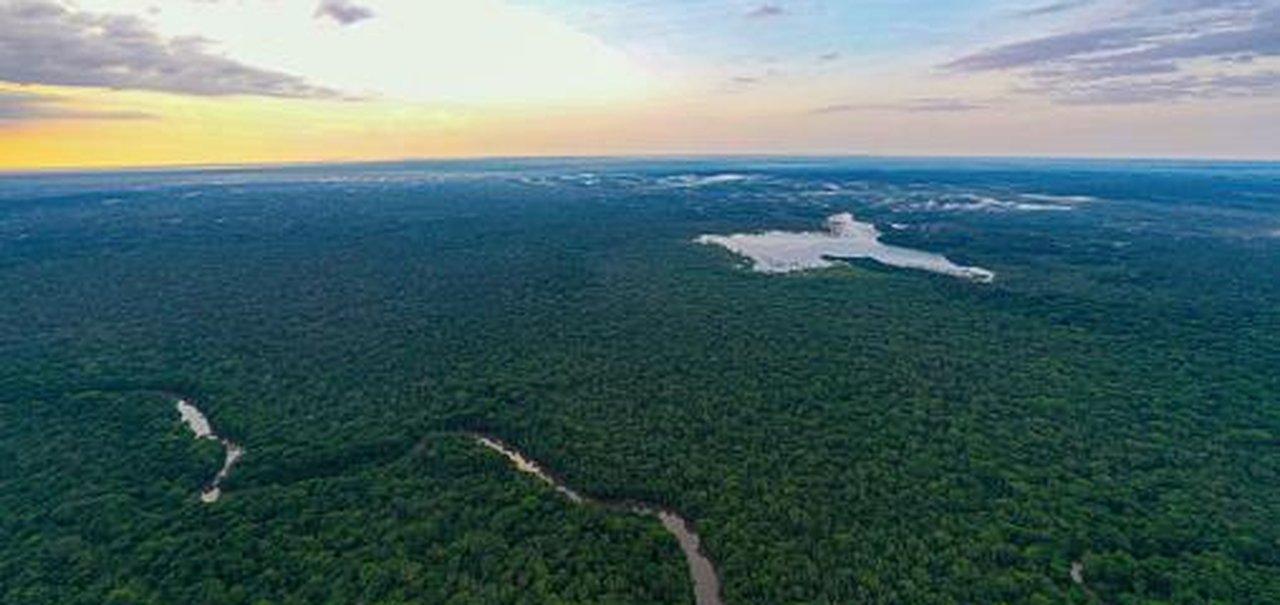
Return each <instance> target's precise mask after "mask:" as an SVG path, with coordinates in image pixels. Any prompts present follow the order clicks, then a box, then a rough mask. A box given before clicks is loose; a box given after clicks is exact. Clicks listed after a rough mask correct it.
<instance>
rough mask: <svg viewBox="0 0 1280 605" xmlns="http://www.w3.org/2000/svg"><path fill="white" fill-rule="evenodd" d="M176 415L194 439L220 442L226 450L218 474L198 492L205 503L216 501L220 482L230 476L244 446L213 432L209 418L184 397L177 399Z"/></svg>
mask: <svg viewBox="0 0 1280 605" xmlns="http://www.w3.org/2000/svg"><path fill="white" fill-rule="evenodd" d="M177 407H178V415H179V416H181V417H182V422H183V424H186V425H187V427H188V428H190V429H191V432H192V433H194V434H195V436H196V439H210V440H213V441H217V442H218V443H221V444H222V447H223V449H225V450H226V456H225V457H224V458H223V461H222V468H221V469H218V474H216V475H214V476H213V479H211V480H209V483H208V484H206V485H205V488H204V489H203V490H202V491H201V492H200V500H201V501H202V502H205V503H212V502H217V501H218V498H221V497H222V482H223V481H225V480H226V479H227V477H229V476H231V468H232V467H234V466H235V465H236V463H237V462H239V461H240V458H242V457H243V456H244V448H243V447H240V446H239V445H238V444H236V443H234V442H232V441H231V440H229V439H224V438H222V437H219V436H218V435H217V434H215V433H214V432H213V426H212V425H211V424H209V419H208V418H206V417H205V415H204V412H201V411H200V408H197V407H196V406H195V405H194V404H192V403H191V402H189V401H187V400H185V399H179V400H178V403H177Z"/></svg>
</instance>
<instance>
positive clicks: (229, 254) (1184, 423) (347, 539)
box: [0, 173, 1280, 605]
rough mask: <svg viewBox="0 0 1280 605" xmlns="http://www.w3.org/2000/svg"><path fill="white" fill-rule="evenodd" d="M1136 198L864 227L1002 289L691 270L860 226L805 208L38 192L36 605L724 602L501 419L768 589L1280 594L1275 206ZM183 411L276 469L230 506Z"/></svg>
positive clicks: (16, 554)
mask: <svg viewBox="0 0 1280 605" xmlns="http://www.w3.org/2000/svg"><path fill="white" fill-rule="evenodd" d="M1045 174H1049V175H1050V176H1053V173H1045ZM1077 176H1078V175H1057V176H1053V178H1061V179H1070V178H1076V177H1077ZM797 178H798V177H797ZM806 178H808V177H806ZM813 178H816V177H813ZM901 178H902V179H904V180H908V179H926V180H927V179H928V178H943V177H942V176H939V175H936V174H933V175H920V174H913V175H903V176H902V177H901ZM947 178H953V179H958V178H961V177H955V176H954V175H953V176H951V177H947ZM963 178H964V179H976V178H978V177H975V176H972V175H968V176H963ZM984 178H985V177H984ZM1002 178H1012V177H1009V175H1002ZM1044 178H1050V177H1049V176H1046V177H1044ZM1109 178H1110V177H1106V176H1105V175H1101V176H1096V178H1095V186H1096V187H1097V188H1099V190H1100V191H1102V192H1106V191H1107V190H1108V188H1111V187H1120V183H1122V182H1124V183H1129V181H1125V180H1124V179H1122V178H1121V177H1119V176H1117V177H1114V178H1115V181H1114V182H1113V181H1111V180H1108V179H1109ZM1129 178H1130V180H1132V181H1134V182H1136V183H1137V184H1136V185H1135V184H1132V183H1130V185H1129V186H1133V187H1138V186H1139V185H1141V186H1142V187H1143V189H1142V191H1144V192H1145V193H1143V194H1142V199H1143V200H1146V201H1144V202H1142V203H1138V202H1133V203H1120V202H1115V203H1114V204H1112V205H1111V206H1106V205H1102V204H1100V205H1098V206H1097V207H1090V208H1088V209H1087V210H1080V211H1078V212H1074V213H1044V215H1037V216H1030V215H1028V216H1021V215H1007V216H1002V215H982V216H959V215H954V216H947V217H946V218H938V217H937V216H935V215H930V214H927V213H917V214H912V213H910V212H901V213H897V214H893V215H892V216H890V215H889V214H888V212H889V211H887V210H885V209H883V208H878V207H869V208H866V209H865V212H861V211H860V215H863V216H869V217H872V218H877V213H882V214H884V216H880V217H878V218H884V219H889V218H893V219H894V220H901V221H910V222H913V223H914V224H917V225H921V226H922V228H919V229H914V230H911V231H908V232H905V233H903V234H898V235H893V236H892V237H893V238H895V239H896V240H898V241H900V243H903V244H908V245H913V246H919V247H923V248H927V249H931V250H938V251H943V252H946V253H948V254H951V255H952V256H953V258H956V259H958V260H963V261H964V262H969V263H973V264H977V265H980V266H985V267H992V268H994V269H995V270H996V271H997V272H998V273H999V275H1000V277H999V279H998V280H997V282H996V283H994V284H991V285H986V286H980V285H975V284H970V283H966V282H962V281H959V280H953V279H950V278H946V277H940V276H931V275H927V274H922V273H918V272H908V271H888V270H883V269H879V268H876V267H874V266H867V265H860V266H858V267H853V268H847V269H844V268H842V269H837V270H833V271H828V272H820V273H813V274H805V275H795V276H765V275H758V274H753V273H750V272H748V271H743V270H741V269H740V268H737V267H736V261H735V260H734V259H733V258H732V257H731V256H730V255H728V254H726V253H724V252H723V251H720V250H717V249H713V248H707V247H701V246H695V245H692V244H691V243H690V240H691V238H692V237H693V236H695V235H697V234H699V233H704V232H731V231H737V230H742V229H751V228H758V227H807V226H809V225H812V224H816V223H817V221H819V220H820V219H821V218H822V216H823V213H824V212H827V211H828V208H822V207H812V206H806V205H803V204H799V203H796V204H788V203H784V202H779V201H778V195H777V192H776V191H772V190H765V191H760V192H758V195H746V194H744V195H739V196H732V195H725V194H723V193H715V192H685V193H671V192H663V191H656V190H655V191H649V190H642V191H633V190H627V191H621V190H617V189H608V188H605V189H599V190H592V189H590V188H586V187H583V188H571V187H567V186H565V187H557V188H539V187H538V186H535V185H521V184H518V183H514V182H510V181H508V180H504V179H498V178H491V179H488V180H482V181H480V182H478V183H472V182H469V181H467V180H465V179H462V180H460V181H458V182H453V181H447V180H446V181H441V182H429V183H428V184H419V185H416V186H407V185H406V186H394V187H380V186H376V185H365V186H360V187H356V186H348V185H333V186H324V185H306V186H303V185H296V186H295V185H289V186H285V185H280V184H271V183H267V184H257V185H252V186H250V187H249V190H250V191H251V193H250V194H237V193H234V192H230V191H227V190H224V189H222V188H218V187H212V186H210V187H208V188H204V189H201V190H202V191H205V192H206V196H205V197H204V198H193V199H194V200H195V201H193V200H187V199H186V198H182V197H180V196H176V195H174V193H176V192H177V191H180V190H164V191H161V192H142V193H134V194H121V195H122V196H123V197H124V198H125V199H126V203H124V204H118V205H115V206H111V207H109V208H107V207H99V206H97V205H96V204H95V202H94V198H93V197H92V196H87V195H86V196H84V197H83V198H81V197H75V196H66V197H65V198H58V199H57V200H46V201H45V202H44V203H40V204H36V203H32V204H30V205H27V206H24V205H15V206H12V207H10V208H9V209H8V210H6V213H7V214H6V215H5V216H7V220H8V221H9V224H10V225H19V226H22V227H23V228H25V229H26V230H27V232H28V233H29V234H30V237H28V238H26V239H24V240H22V241H21V242H17V243H13V244H9V246H10V248H9V249H8V250H6V252H5V254H4V255H3V259H0V260H2V261H3V262H0V316H3V317H5V318H6V321H5V322H3V325H0V360H2V361H3V363H0V601H2V602H4V603H13V604H27V603H32V604H35V603H102V602H109V603H117V602H118V603H210V604H213V603H236V604H240V603H243V604H246V605H248V604H254V605H260V604H264V603H272V604H277V605H286V604H294V603H330V602H331V603H370V604H373V603H380V604H391V603H659V602H662V603H676V602H690V601H691V600H692V598H691V590H690V588H689V582H688V579H687V573H686V570H685V567H684V561H683V559H682V558H681V557H680V554H679V551H678V550H677V547H676V544H675V542H674V540H673V539H672V538H671V537H670V536H668V535H667V534H666V533H664V532H663V531H662V529H661V528H660V526H659V525H658V524H657V522H656V521H654V520H652V519H649V518H645V517H640V516H632V515H626V514H621V513H618V512H616V511H608V510H603V509H599V508H597V507H575V506H574V505H572V504H570V503H568V502H567V501H565V500H564V499H563V498H560V497H558V496H557V495H556V494H554V493H553V492H551V490H549V489H547V488H546V487H545V486H542V485H541V484H539V483H537V482H536V481H534V480H532V479H530V478H528V477H525V476H522V475H519V474H518V473H516V472H515V471H514V470H513V469H511V468H510V467H509V466H508V465H507V464H506V463H505V461H503V460H502V459H501V458H499V457H498V456H496V455H494V454H492V453H490V452H488V451H486V450H483V449H482V448H478V447H476V446H475V445H474V444H472V443H470V442H469V441H468V440H467V439H466V438H465V437H463V436H462V433H463V432H464V431H470V430H476V431H484V432H490V433H494V434H496V435H500V436H502V437H503V438H504V439H506V440H508V441H510V442H512V443H514V444H516V445H518V446H519V447H521V448H522V449H523V450H525V451H526V452H527V453H529V454H530V455H532V456H533V457H535V458H537V459H539V460H541V461H543V462H545V463H546V464H547V465H548V466H549V467H550V468H552V469H554V470H555V471H556V472H557V473H558V474H560V475H562V476H563V477H565V478H566V480H567V481H568V483H570V484H571V485H573V486H574V487H575V488H576V489H579V490H580V491H583V492H585V493H589V494H592V495H594V496H598V497H602V498H610V499H637V500H643V501H647V502H653V503H656V504H661V505H666V506H670V507H673V508H676V509H679V510H680V511H681V512H682V513H683V514H684V515H685V516H686V517H688V518H689V519H691V520H692V521H693V522H694V523H695V524H696V525H697V528H698V531H699V533H700V534H701V536H702V538H703V541H704V543H705V546H706V548H707V550H708V551H709V553H710V554H711V556H712V557H713V558H714V559H715V560H716V562H717V564H718V567H719V569H720V572H721V575H722V580H723V587H724V592H725V598H726V601H727V602H729V603H733V604H745V603H913V604H952V603H955V604H961V603H1080V604H1084V603H1099V602H1103V603H1122V604H1128V603H1134V604H1137V603H1180V604H1181V603H1266V602H1280V523H1276V520H1277V519H1280V488H1278V487H1277V486H1280V376H1278V375H1277V374H1276V372H1275V368H1278V367H1280V282H1277V280H1276V277H1275V276H1276V275H1280V245H1277V243H1276V242H1275V241H1270V240H1257V239H1250V238H1245V237H1234V236H1230V235H1223V234H1224V233H1228V234H1229V233H1231V232H1232V231H1231V230H1232V229H1240V228H1243V227H1242V225H1248V224H1250V223H1253V222H1257V221H1259V220H1262V219H1260V218H1259V217H1264V218H1266V219H1267V220H1271V219H1272V218H1274V215H1275V210H1274V209H1271V208H1264V209H1262V210H1258V209H1256V208H1255V209H1248V212H1246V209H1242V208H1241V207H1231V208H1230V210H1231V212H1227V210H1228V209H1229V208H1225V207H1224V208H1223V209H1222V211H1221V212H1220V213H1211V212H1209V210H1207V209H1205V208H1202V207H1199V206H1193V205H1191V204H1190V203H1189V202H1186V203H1183V202H1179V203H1173V202H1170V201H1168V200H1169V199H1171V198H1170V197H1169V196H1173V195H1174V194H1175V193H1176V192H1177V191H1178V189H1179V187H1182V185H1179V183H1183V182H1185V183H1189V184H1187V185H1185V187H1187V188H1189V187H1190V186H1191V185H1196V186H1199V187H1204V188H1205V189H1204V190H1205V191H1217V190H1216V189H1211V188H1212V187H1225V185H1222V184H1221V183H1220V181H1221V180H1222V179H1221V178H1219V177H1209V176H1206V177H1203V178H1202V177H1200V176H1195V175H1191V176H1188V175H1173V176H1168V175H1165V176H1160V175H1156V176H1146V177H1142V178H1143V179H1145V180H1141V179H1139V178H1138V177H1136V176H1134V177H1129ZM1215 179H1218V180H1215ZM1215 183H1216V184H1215ZM1264 185H1265V183H1264V184H1261V185H1257V186H1258V187H1264ZM1266 186H1269V185H1266ZM343 187H355V189H344V188H343ZM1232 199H1234V198H1232ZM182 200H186V201H182ZM200 200H203V201H200ZM1157 202H1159V203H1157ZM855 209H857V208H855ZM859 210H863V209H859ZM1241 213H1243V214H1241ZM1049 214H1052V216H1049ZM175 219H181V220H180V221H179V220H175ZM10 228H12V227H10ZM15 241H16V240H15ZM1117 242H1121V243H1123V245H1117ZM164 390H172V391H180V392H183V393H188V394H190V395H192V396H194V397H196V398H197V399H198V400H199V401H200V403H201V407H202V409H204V411H205V412H206V413H207V415H208V416H209V418H210V419H211V420H212V421H213V423H214V424H215V427H216V428H217V430H218V431H219V432H220V433H222V434H225V435H227V436H229V437H231V438H232V439H234V440H236V441H237V442H240V443H242V444H244V445H245V447H246V448H247V454H246V457H245V459H244V460H243V461H242V463H241V465H240V466H239V467H237V469H236V472H235V474H233V476H232V477H231V479H230V481H229V482H228V483H227V484H226V496H225V498H224V500H223V501H220V502H218V503H217V504H216V505H212V506H206V505H203V504H201V503H200V502H199V501H198V499H197V497H196V496H197V494H198V492H199V488H200V485H201V484H202V483H203V481H205V480H207V479H208V477H209V476H211V474H212V473H213V472H214V471H216V469H217V468H218V466H219V465H220V463H221V451H220V449H219V448H218V447H217V446H216V444H213V443H211V442H197V441H195V440H193V439H191V438H190V435H189V433H187V432H186V431H185V428H184V427H182V426H181V425H179V424H178V422H177V414H176V412H174V410H173V404H172V401H171V400H169V399H167V398H165V397H163V396H161V395H159V394H157V393H156V391H164ZM1073 561H1080V562H1082V563H1083V564H1084V568H1085V577H1086V585H1085V586H1083V587H1082V586H1078V585H1076V584H1075V583H1073V582H1072V580H1071V578H1070V575H1069V570H1070V568H1071V563H1072V562H1073Z"/></svg>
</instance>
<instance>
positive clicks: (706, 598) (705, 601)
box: [473, 435, 724, 605]
mask: <svg viewBox="0 0 1280 605" xmlns="http://www.w3.org/2000/svg"><path fill="white" fill-rule="evenodd" d="M473 437H474V438H475V440H476V443H479V444H480V445H483V446H484V447H487V448H489V449H491V450H493V451H495V452H498V453H500V454H502V455H503V456H505V457H506V458H507V459H508V460H510V461H511V463H512V464H513V465H515V467H516V469H517V470H519V471H520V472H523V473H528V474H530V475H533V476H534V477H537V478H538V479H539V480H541V481H542V482H543V483H546V484H547V485H550V486H551V487H552V488H554V489H555V490H556V491H557V492H559V493H560V494H562V495H563V496H564V497H565V498H567V499H568V500H569V501H570V502H573V503H575V504H588V503H591V504H597V505H600V506H604V507H606V508H611V509H616V510H624V511H627V512H630V513H634V514H639V515H649V516H653V517H656V518H657V519H658V521H660V522H661V523H662V527H664V528H666V530H667V531H668V532H670V533H671V535H673V536H675V538H676V541H677V542H679V543H680V550H682V551H684V558H685V560H686V562H688V564H689V577H690V578H691V579H692V580H693V595H694V600H695V602H696V603H697V605H724V601H723V600H722V599H721V598H720V574H719V573H717V572H716V566H715V563H713V562H712V561H711V558H710V557H708V556H707V554H706V552H704V551H703V549H702V539H701V538H700V537H699V536H698V533H697V532H696V531H694V529H693V526H692V525H691V524H690V523H689V522H688V520H686V519H685V518H684V517H682V516H681V515H680V514H679V513H677V512H676V511H673V510H669V509H665V508H661V507H657V506H651V505H649V504H645V503H643V502H612V501H606V500H596V499H593V498H590V497H587V496H584V495H583V494H581V493H580V492H578V491H576V490H574V489H573V488H571V487H569V486H568V485H566V484H565V483H564V482H563V481H561V480H560V479H559V478H557V477H556V476H555V475H553V474H552V473H550V472H548V471H546V470H544V469H543V467H542V465H540V464H538V462H537V461H536V460H533V459H532V458H529V457H528V456H525V455H524V454H523V453H522V452H520V450H518V449H516V448H515V447H513V446H511V445H510V444H508V443H505V442H503V441H502V440H500V439H497V438H496V437H491V436H488V435H473Z"/></svg>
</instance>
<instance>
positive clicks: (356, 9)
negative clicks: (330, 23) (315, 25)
mask: <svg viewBox="0 0 1280 605" xmlns="http://www.w3.org/2000/svg"><path fill="white" fill-rule="evenodd" d="M373 16H374V13H373V10H372V9H369V8H367V7H364V6H360V5H358V4H355V3H354V2H352V1H351V0H320V5H319V6H317V7H316V18H323V17H327V18H329V19H333V20H334V21H336V22H338V24H340V25H352V24H354V23H358V22H360V21H364V20H365V19H371V18H373Z"/></svg>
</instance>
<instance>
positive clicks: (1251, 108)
mask: <svg viewBox="0 0 1280 605" xmlns="http://www.w3.org/2000/svg"><path fill="white" fill-rule="evenodd" d="M665 154H674V155H695V154H769V155H787V154H806V155H808V154H821V155H826V154H869V155H928V156H943V155H984V156H990V155H999V156H1062V157H1067V156H1089V157H1202V158H1245V159H1280V0H1023V1H1017V2H1015V1H1012V0H968V1H965V0H946V1H929V2H926V1H922V0H840V1H824V0H773V1H766V2H760V1H755V0H591V1H586V0H578V1H574V0H0V169H31V168H63V167H109V166H159V165H172V164H237V163H276V162H308V161H351V160H379V159H404V158H434V157H476V156H526V155H527V156H582V155H665Z"/></svg>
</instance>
